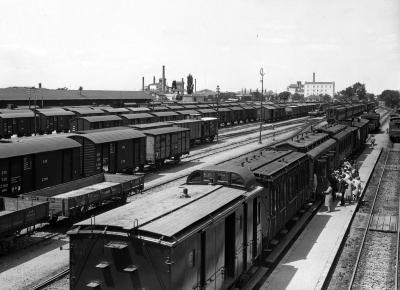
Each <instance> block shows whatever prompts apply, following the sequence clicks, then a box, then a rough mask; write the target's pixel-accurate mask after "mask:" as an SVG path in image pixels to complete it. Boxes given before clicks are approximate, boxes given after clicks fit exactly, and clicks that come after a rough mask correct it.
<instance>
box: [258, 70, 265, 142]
mask: <svg viewBox="0 0 400 290" xmlns="http://www.w3.org/2000/svg"><path fill="white" fill-rule="evenodd" d="M264 75H265V73H264V69H263V68H260V76H261V104H260V137H259V138H258V143H260V144H262V141H261V132H262V123H263V98H264Z"/></svg>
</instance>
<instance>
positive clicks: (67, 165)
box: [62, 150, 72, 182]
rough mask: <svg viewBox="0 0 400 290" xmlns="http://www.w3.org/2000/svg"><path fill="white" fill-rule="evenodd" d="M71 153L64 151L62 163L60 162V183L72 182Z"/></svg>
mask: <svg viewBox="0 0 400 290" xmlns="http://www.w3.org/2000/svg"><path fill="white" fill-rule="evenodd" d="M71 156H72V151H71V150H64V152H63V162H62V171H63V175H62V182H68V181H71V180H72V162H71Z"/></svg>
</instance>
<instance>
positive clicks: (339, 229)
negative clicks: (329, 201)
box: [246, 138, 386, 290]
mask: <svg viewBox="0 0 400 290" xmlns="http://www.w3.org/2000/svg"><path fill="white" fill-rule="evenodd" d="M377 139H381V138H377ZM377 141H378V142H377V145H376V146H374V148H366V149H365V151H364V152H365V153H363V155H364V156H363V157H365V159H364V160H362V161H360V162H359V164H360V163H361V162H362V163H361V166H359V169H358V170H359V174H360V179H361V182H362V186H363V187H362V188H363V191H365V189H366V184H367V183H368V181H369V179H370V177H371V176H372V172H373V170H374V168H375V165H376V163H377V161H378V159H379V156H380V155H381V152H382V148H383V147H384V146H385V145H386V144H385V143H386V142H385V141H386V140H385V138H382V139H381V140H377ZM379 141H380V142H379ZM336 203H338V202H336ZM356 209H357V203H352V204H347V203H346V205H345V206H339V205H338V204H336V207H335V209H334V211H333V212H327V208H326V207H325V206H321V207H320V208H319V210H318V212H317V213H316V214H315V215H314V217H313V218H312V219H311V220H310V222H309V223H308V225H307V227H306V228H305V229H304V230H303V232H302V233H301V234H300V236H299V237H298V239H297V240H296V241H295V242H294V243H293V245H292V246H291V248H290V249H289V251H288V252H287V253H286V254H285V255H284V256H283V258H282V259H281V261H280V262H279V263H278V264H277V266H276V267H275V269H274V270H273V271H272V272H271V273H270V275H269V276H268V277H267V278H266V279H265V280H264V281H259V282H258V283H256V284H253V285H252V286H251V288H253V289H271V290H281V289H296V290H301V289H307V290H309V289H321V288H322V287H323V284H324V282H325V280H326V278H327V276H328V274H329V271H330V268H331V266H332V264H333V263H334V261H335V257H336V254H337V252H338V250H339V248H340V246H341V244H342V241H343V239H344V237H345V235H346V232H347V230H348V228H349V226H350V225H351V221H352V219H353V216H354V214H355V211H356ZM246 288H248V287H246Z"/></svg>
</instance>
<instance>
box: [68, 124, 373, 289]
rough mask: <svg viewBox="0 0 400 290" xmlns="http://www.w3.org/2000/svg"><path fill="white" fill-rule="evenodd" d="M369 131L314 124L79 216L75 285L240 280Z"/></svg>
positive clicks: (183, 285)
mask: <svg viewBox="0 0 400 290" xmlns="http://www.w3.org/2000/svg"><path fill="white" fill-rule="evenodd" d="M365 130H368V123H363V124H362V125H360V126H359V127H352V126H346V125H334V126H331V125H328V126H322V127H318V128H313V129H312V130H311V131H310V132H306V133H302V134H299V135H298V136H296V137H294V138H293V139H291V140H289V141H285V142H283V143H281V144H278V145H277V146H276V147H275V149H272V150H271V149H262V150H258V151H255V152H253V153H249V154H247V155H245V156H242V157H240V158H239V159H236V160H233V161H228V162H226V163H224V164H221V165H216V166H210V167H205V168H203V169H200V170H195V171H193V172H192V173H191V174H190V175H189V176H188V178H187V181H186V184H184V185H182V186H179V187H172V188H167V189H164V190H163V191H161V192H159V193H157V194H154V195H149V196H146V197H143V198H142V199H139V200H137V201H135V202H134V203H130V204H127V205H124V206H122V207H120V208H117V209H114V210H112V211H109V212H107V213H104V214H101V215H98V216H96V218H95V222H93V220H86V221H82V222H79V223H77V224H75V225H74V227H73V228H72V229H71V231H69V236H70V289H84V288H86V287H92V288H98V289H171V290H172V289H227V288H229V287H232V285H234V284H235V283H238V281H240V278H241V276H242V275H243V274H245V273H247V272H248V271H249V269H250V268H251V267H252V265H254V264H255V263H257V261H259V260H260V258H265V253H266V252H267V251H268V250H270V249H271V248H272V247H273V245H274V244H276V243H275V241H274V239H276V236H277V234H278V233H280V232H281V231H283V230H284V229H285V226H286V225H287V223H288V222H289V221H290V220H292V219H293V218H294V217H295V216H296V214H297V213H298V212H299V210H300V209H301V208H302V207H303V206H304V205H305V204H306V203H308V202H309V201H310V200H315V199H316V198H318V197H317V196H316V195H315V193H313V192H312V188H313V180H314V174H315V175H317V177H318V178H317V180H318V190H317V192H321V191H322V190H323V189H324V188H325V186H326V180H327V178H328V175H329V172H330V170H332V169H333V168H335V167H336V166H338V165H339V164H340V162H341V161H342V160H343V158H348V157H349V156H350V155H351V154H352V153H353V152H354V151H355V150H358V149H359V147H362V146H363V145H364V142H365V138H366V135H365ZM363 132H364V133H363Z"/></svg>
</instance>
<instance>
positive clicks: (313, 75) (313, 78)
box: [312, 72, 315, 83]
mask: <svg viewBox="0 0 400 290" xmlns="http://www.w3.org/2000/svg"><path fill="white" fill-rule="evenodd" d="M312 81H313V83H315V72H313V73H312Z"/></svg>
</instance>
